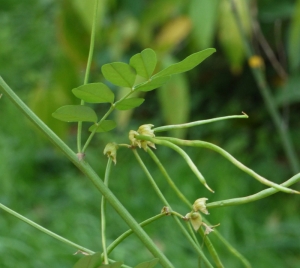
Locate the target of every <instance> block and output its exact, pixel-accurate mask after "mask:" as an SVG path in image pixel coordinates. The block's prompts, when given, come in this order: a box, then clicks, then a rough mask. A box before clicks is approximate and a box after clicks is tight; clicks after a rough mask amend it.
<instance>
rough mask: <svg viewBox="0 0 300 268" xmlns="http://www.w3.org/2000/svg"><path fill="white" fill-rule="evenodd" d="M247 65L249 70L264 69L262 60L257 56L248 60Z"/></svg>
mask: <svg viewBox="0 0 300 268" xmlns="http://www.w3.org/2000/svg"><path fill="white" fill-rule="evenodd" d="M248 64H249V66H250V67H251V68H264V60H263V58H262V57H260V56H258V55H254V56H252V57H250V58H249V60H248Z"/></svg>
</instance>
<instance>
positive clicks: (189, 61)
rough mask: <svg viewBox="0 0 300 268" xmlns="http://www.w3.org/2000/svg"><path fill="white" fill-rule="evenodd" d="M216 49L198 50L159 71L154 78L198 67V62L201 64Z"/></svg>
mask: <svg viewBox="0 0 300 268" xmlns="http://www.w3.org/2000/svg"><path fill="white" fill-rule="evenodd" d="M215 51H216V50H215V49H214V48H208V49H204V50H202V51H199V52H196V53H194V54H192V55H190V56H188V57H186V58H185V59H184V60H182V61H180V62H178V63H175V64H172V65H171V66H169V67H167V68H166V69H164V70H162V71H160V72H158V73H157V74H155V75H153V76H152V77H153V78H156V77H161V76H169V75H173V74H179V73H183V72H187V71H189V70H191V69H193V68H194V67H196V66H197V65H198V64H200V63H201V62H202V61H204V60H205V59H206V58H207V57H208V56H210V55H211V54H212V53H214V52H215Z"/></svg>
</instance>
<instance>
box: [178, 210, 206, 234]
mask: <svg viewBox="0 0 300 268" xmlns="http://www.w3.org/2000/svg"><path fill="white" fill-rule="evenodd" d="M183 220H185V221H187V220H189V221H190V222H191V224H192V226H193V228H194V230H195V231H198V229H199V228H200V226H201V225H202V217H201V215H200V213H198V212H190V213H188V214H186V215H185V217H183Z"/></svg>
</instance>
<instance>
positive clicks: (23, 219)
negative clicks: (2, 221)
mask: <svg viewBox="0 0 300 268" xmlns="http://www.w3.org/2000/svg"><path fill="white" fill-rule="evenodd" d="M0 208H1V209H3V210H4V211H6V212H8V213H9V214H11V215H13V216H15V217H16V218H18V219H20V220H22V221H24V222H26V223H27V224H29V225H31V226H32V227H34V228H36V229H38V230H39V231H41V232H43V233H45V234H47V235H49V236H51V237H53V238H54V239H57V240H59V241H61V242H63V243H65V244H67V245H69V246H71V247H74V248H76V249H77V250H80V251H82V252H86V253H88V254H94V253H95V252H94V251H92V250H90V249H87V248H85V247H83V246H80V245H78V244H76V243H74V242H72V241H70V240H68V239H66V238H64V237H62V236H60V235H58V234H56V233H53V232H51V231H50V230H48V229H46V228H44V227H42V226H41V225H39V224H37V223H35V222H33V221H32V220H29V219H28V218H26V217H24V216H22V215H21V214H19V213H17V212H15V211H14V210H12V209H10V208H8V207H7V206H5V205H3V204H1V203H0Z"/></svg>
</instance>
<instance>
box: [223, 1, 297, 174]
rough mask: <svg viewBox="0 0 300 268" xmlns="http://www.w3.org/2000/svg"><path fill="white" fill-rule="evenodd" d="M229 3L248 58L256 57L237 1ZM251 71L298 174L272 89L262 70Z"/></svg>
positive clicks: (292, 165) (295, 160) (294, 157)
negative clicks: (240, 15) (238, 10)
mask: <svg viewBox="0 0 300 268" xmlns="http://www.w3.org/2000/svg"><path fill="white" fill-rule="evenodd" d="M229 1H230V3H231V7H232V11H233V15H234V18H235V20H236V24H237V26H238V29H239V32H240V35H241V37H242V40H243V43H244V47H245V50H246V53H247V56H248V58H251V57H252V56H253V55H254V53H253V49H252V48H251V46H250V43H249V41H248V39H247V37H246V34H245V31H244V29H243V27H242V23H241V20H240V17H239V14H238V12H237V9H236V5H235V1H233V0H229ZM251 70H252V73H253V76H254V78H255V81H256V83H257V85H258V88H259V90H260V93H261V95H262V97H263V99H264V102H265V104H266V107H267V110H268V112H269V114H270V116H271V118H272V120H273V123H274V124H275V127H276V128H277V131H278V133H279V137H280V139H281V142H282V146H283V149H284V151H285V154H286V156H287V159H288V161H289V164H290V166H291V168H292V170H293V172H294V173H297V172H299V170H300V166H299V159H298V157H297V154H296V152H295V149H294V147H293V145H292V141H291V139H290V137H289V134H288V131H287V129H286V127H285V126H284V124H282V120H281V117H280V114H279V112H278V110H277V107H276V105H275V101H274V98H273V96H272V93H271V89H270V87H269V85H268V83H267V80H266V77H265V74H264V72H263V70H262V68H251Z"/></svg>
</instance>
